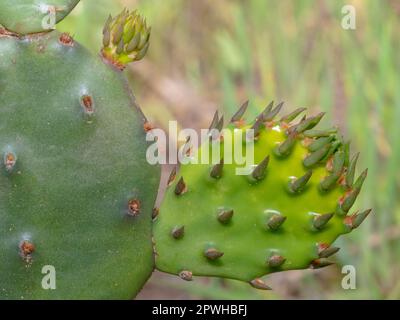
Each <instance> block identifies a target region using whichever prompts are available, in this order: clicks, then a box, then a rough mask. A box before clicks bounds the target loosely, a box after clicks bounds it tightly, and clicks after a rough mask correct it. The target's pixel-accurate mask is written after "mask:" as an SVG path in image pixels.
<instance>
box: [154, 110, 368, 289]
mask: <svg viewBox="0 0 400 320" xmlns="http://www.w3.org/2000/svg"><path fill="white" fill-rule="evenodd" d="M246 107H247V103H246V104H244V105H243V106H242V107H241V108H240V110H239V111H238V113H237V114H236V115H235V116H234V117H233V118H232V120H231V122H230V123H229V125H228V127H227V129H228V130H230V131H231V132H232V131H233V130H242V134H245V133H244V131H245V129H254V137H255V139H254V154H255V155H254V159H255V165H254V167H252V169H251V170H250V172H249V174H248V175H236V170H235V169H236V168H237V167H241V166H242V167H243V165H236V164H235V163H231V164H229V163H225V162H224V159H223V156H222V155H223V154H224V149H225V148H226V147H227V145H229V146H230V144H231V143H230V142H227V141H226V140H227V139H225V138H224V136H223V134H222V135H221V136H213V138H210V140H211V142H210V144H207V143H206V144H203V146H202V147H201V148H200V149H199V150H198V152H197V153H196V154H195V155H194V156H193V157H194V158H197V159H200V158H201V154H202V153H204V152H205V150H206V148H209V150H208V151H209V153H210V154H211V148H212V147H211V145H212V144H220V145H221V158H219V159H217V161H216V162H214V164H211V165H208V164H193V163H189V164H182V165H181V168H180V171H179V172H178V173H176V172H175V170H174V171H173V172H172V174H171V178H170V181H169V187H168V189H167V191H166V195H165V199H164V202H163V204H162V206H161V209H160V212H159V215H158V216H157V218H156V219H155V221H154V228H153V232H154V239H155V243H156V245H155V251H156V267H157V268H158V269H159V270H161V271H165V272H168V273H173V274H177V275H180V276H181V277H182V278H183V279H185V280H191V279H192V275H200V276H218V277H225V278H232V279H238V280H243V281H247V282H249V283H251V284H252V285H253V286H254V287H257V288H260V289H269V287H268V286H267V285H266V284H265V283H264V282H263V281H262V280H261V279H260V277H261V276H263V275H265V274H268V273H272V272H276V271H283V270H291V269H303V268H308V267H310V266H311V267H314V268H319V267H322V266H326V265H328V264H329V263H330V262H329V261H328V260H327V258H328V257H329V256H330V255H332V254H334V253H335V252H337V251H338V248H335V247H332V246H331V244H332V243H333V242H334V241H335V239H336V238H337V237H338V236H340V235H342V234H344V233H348V232H350V231H351V230H352V229H354V228H355V227H357V226H358V225H359V224H360V223H361V222H362V220H363V219H364V218H365V217H366V215H367V214H368V213H369V212H370V211H369V210H367V211H364V212H361V213H354V214H351V215H349V214H348V213H349V212H350V208H351V207H352V205H353V203H354V201H355V199H356V197H357V195H358V193H359V192H360V188H361V185H362V184H363V181H364V179H365V177H366V171H364V172H363V173H362V174H361V175H360V176H359V177H358V178H357V179H354V172H355V165H356V161H357V155H356V156H355V157H353V158H352V159H350V158H349V148H348V144H346V143H343V141H342V139H341V137H340V136H339V135H338V133H337V131H336V129H329V130H318V129H315V128H314V127H315V126H316V125H317V124H318V122H319V121H320V120H321V118H322V116H323V114H319V115H317V116H313V117H307V118H306V117H303V119H301V120H300V121H297V122H296V120H295V118H297V117H299V116H300V115H301V114H302V113H303V112H304V111H305V109H304V108H301V109H297V110H295V111H294V112H293V113H291V114H289V115H286V116H283V117H282V118H280V119H279V118H278V112H279V111H280V109H281V107H282V104H279V105H277V106H276V107H275V108H274V107H273V104H272V103H271V104H270V105H269V106H268V107H267V108H266V109H265V110H264V112H263V113H262V114H261V115H260V116H259V117H257V119H256V120H255V121H254V122H253V123H252V124H249V125H247V124H245V122H244V120H243V114H244V112H245V110H246ZM222 121H223V120H222V119H218V115H216V117H214V121H213V123H212V125H211V128H217V127H218V126H219V127H220V128H221V127H222ZM220 128H218V129H220ZM250 137H251V136H250ZM239 146H240V148H243V150H240V151H242V153H243V154H244V153H245V150H244V144H239ZM199 161H200V160H199Z"/></svg>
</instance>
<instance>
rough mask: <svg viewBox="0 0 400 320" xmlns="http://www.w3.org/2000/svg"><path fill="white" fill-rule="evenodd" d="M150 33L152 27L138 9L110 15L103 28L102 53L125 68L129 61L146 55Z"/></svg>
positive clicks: (118, 66) (112, 62)
mask: <svg viewBox="0 0 400 320" xmlns="http://www.w3.org/2000/svg"><path fill="white" fill-rule="evenodd" d="M150 34H151V28H150V27H148V26H147V23H146V20H145V19H144V18H143V17H142V16H141V15H140V14H138V13H137V11H133V12H131V13H129V11H127V10H124V11H123V12H121V13H120V14H119V15H117V16H116V17H114V18H112V17H111V16H109V18H108V20H107V22H106V24H105V25H104V28H103V49H102V54H103V56H104V58H105V59H107V60H108V61H109V62H110V63H111V64H113V65H114V66H116V67H117V68H119V69H124V68H125V66H126V65H127V64H128V63H129V62H133V61H139V60H141V59H143V57H144V56H145V55H146V53H147V50H148V49H149V45H150V42H149V40H150Z"/></svg>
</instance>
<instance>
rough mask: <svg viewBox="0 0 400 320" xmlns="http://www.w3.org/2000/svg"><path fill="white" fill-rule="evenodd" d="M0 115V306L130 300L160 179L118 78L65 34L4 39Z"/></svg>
mask: <svg viewBox="0 0 400 320" xmlns="http://www.w3.org/2000/svg"><path fill="white" fill-rule="evenodd" d="M25 2H26V3H28V1H25ZM53 2H55V1H53ZM70 2H71V1H70ZM8 3H10V1H2V4H1V10H0V11H1V13H2V14H3V9H4V8H9V7H8V6H6V4H8ZM13 3H14V2H13ZM31 3H32V5H33V3H36V2H34V1H31ZM71 3H72V2H71ZM2 22H3V21H2ZM32 23H33V22H32ZM0 113H1V117H0V152H1V163H0V239H1V241H0V261H1V263H0V298H2V299H38V298H40V299H83V298H85V299H93V298H113V299H120V298H124V299H128V298H132V297H134V296H135V294H136V293H137V292H138V290H139V289H140V288H141V287H142V286H143V284H144V283H145V281H146V280H147V278H148V277H149V275H150V274H151V272H152V270H153V252H152V242H151V212H152V209H153V205H154V201H155V198H156V195H157V188H158V183H159V168H158V167H157V166H150V165H149V164H148V163H147V161H146V156H145V154H146V149H147V143H146V141H145V128H146V127H147V124H146V119H145V118H144V116H143V114H142V112H141V111H140V109H139V108H138V106H137V104H136V102H135V99H134V97H133V95H132V93H131V91H130V89H129V87H128V83H127V81H126V80H125V78H124V76H123V74H122V73H121V71H119V70H117V69H115V68H114V67H113V66H112V65H111V64H110V63H108V62H107V61H103V59H102V58H101V57H100V56H92V55H91V54H90V53H89V52H88V51H87V50H86V49H85V48H83V47H82V46H81V45H80V44H79V43H77V42H76V41H74V40H73V39H72V38H71V37H70V36H69V35H68V34H60V33H59V32H57V31H51V32H47V33H40V34H29V35H25V36H18V37H17V36H15V35H14V34H13V33H11V32H9V31H7V30H4V29H3V32H1V35H0ZM51 277H54V279H52V278H51Z"/></svg>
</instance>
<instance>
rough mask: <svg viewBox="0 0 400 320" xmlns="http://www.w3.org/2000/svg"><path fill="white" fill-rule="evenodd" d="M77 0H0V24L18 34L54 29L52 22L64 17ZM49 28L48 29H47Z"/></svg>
mask: <svg viewBox="0 0 400 320" xmlns="http://www.w3.org/2000/svg"><path fill="white" fill-rule="evenodd" d="M78 2H79V0H43V1H37V0H36V1H34V0H1V1H0V25H3V26H4V27H6V28H7V29H8V30H9V31H12V32H16V33H18V34H28V33H36V32H42V31H49V30H52V29H54V26H51V23H52V20H51V19H52V18H51V17H50V16H51V15H52V14H53V15H54V23H57V22H59V21H61V20H62V19H64V18H65V17H66V16H67V15H68V13H69V12H70V11H71V10H72V9H73V8H74V7H75V6H76V5H77V4H78ZM49 28H50V29H49Z"/></svg>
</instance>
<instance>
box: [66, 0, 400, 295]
mask: <svg viewBox="0 0 400 320" xmlns="http://www.w3.org/2000/svg"><path fill="white" fill-rule="evenodd" d="M346 4H350V5H353V6H354V7H355V9H356V30H344V29H343V28H342V26H341V21H342V18H343V14H342V12H341V10H342V7H343V5H346ZM123 7H127V8H130V9H136V8H137V9H139V10H140V12H141V13H143V14H144V15H145V16H146V17H147V20H148V23H149V24H151V25H152V27H153V29H152V39H151V40H152V44H151V47H150V50H149V53H148V55H147V57H146V59H144V60H143V61H141V62H139V63H136V64H134V65H133V66H131V67H129V68H128V70H126V72H127V74H128V76H129V79H130V82H131V86H132V88H133V90H134V92H135V94H136V96H137V99H138V101H139V103H140V105H141V106H142V108H143V110H144V112H145V113H146V115H147V117H148V118H149V119H150V120H151V121H152V122H153V123H155V124H156V125H157V126H159V127H164V128H167V126H168V120H175V119H176V120H178V121H179V123H180V124H181V126H182V127H194V128H206V127H208V124H209V122H210V120H211V118H212V115H213V113H214V111H215V109H217V108H218V109H219V110H220V111H222V112H224V113H225V114H226V115H227V116H229V115H232V114H233V113H234V111H235V110H236V108H237V107H238V106H239V105H240V103H241V102H243V101H245V100H246V99H250V101H251V105H252V108H253V111H254V114H255V112H256V110H261V109H262V108H263V107H265V105H266V104H267V103H268V102H269V101H271V100H275V101H285V103H286V110H287V111H289V110H292V109H294V108H296V107H299V106H306V107H309V109H310V112H317V111H318V110H323V111H326V112H327V116H326V118H325V120H324V121H325V125H326V126H328V125H329V124H330V123H334V124H335V125H338V126H339V127H340V128H341V129H342V132H343V133H344V134H345V136H346V137H348V138H351V141H352V144H351V145H352V148H353V150H360V151H361V152H362V153H361V157H360V161H359V169H360V171H361V169H363V168H365V167H368V168H369V177H368V179H367V181H366V184H365V186H364V189H363V192H362V194H361V196H360V197H359V200H358V203H357V206H358V207H360V208H369V207H371V208H373V215H372V216H370V217H369V218H368V219H367V220H366V221H365V222H364V223H363V225H362V226H361V227H360V228H359V229H358V230H357V232H353V233H351V234H350V235H348V236H346V237H345V238H343V239H339V240H338V241H337V243H336V244H337V245H338V246H340V247H341V251H340V252H339V254H337V257H336V259H337V262H338V264H337V265H336V266H330V267H328V268H325V269H322V270H319V271H311V270H303V271H291V272H285V273H277V274H272V275H269V276H267V277H266V281H267V283H268V284H269V285H271V286H272V287H273V288H274V291H272V292H260V291H258V290H254V289H252V288H250V287H249V286H248V285H247V284H242V283H238V282H236V281H227V280H220V279H211V278H210V279H206V278H196V280H195V281H194V282H191V283H186V282H184V281H181V280H180V279H177V278H176V277H173V276H169V275H163V274H161V273H158V272H155V273H154V275H153V277H152V278H151V280H150V281H149V283H148V284H147V285H146V286H145V288H144V289H143V291H142V293H141V294H140V295H139V298H141V299H153V298H158V299H164V298H169V299H190V298H204V299H302V298H303V299H316V298H321V299H340V298H342V299H360V298H367V299H399V298H400V241H399V238H400V200H399V199H400V197H399V194H400V174H399V167H400V58H399V52H400V50H399V49H400V1H398V0H392V1H390V0H382V1H378V0H358V1H356V0H347V1H330V0H296V1H289V0H281V1H277V0H276V1H274V0H269V1H267V0H243V1H240V0H141V1H139V0H137V1H135V0H126V1H123V0H83V1H82V2H81V3H80V4H79V6H78V7H77V9H76V10H75V11H74V13H73V14H72V15H71V16H70V17H68V18H67V19H66V20H65V21H63V22H62V23H61V24H60V25H59V26H58V28H59V29H60V30H63V31H69V32H70V33H71V34H72V35H74V37H75V38H76V39H77V40H79V41H80V42H82V43H83V44H84V45H85V46H86V47H88V48H89V49H90V50H92V51H93V52H94V53H96V54H97V53H98V52H99V48H100V43H101V30H102V24H103V23H104V21H105V20H106V18H107V16H108V14H109V13H111V14H112V15H115V14H117V13H119V11H120V10H121V9H122V8H123ZM348 264H350V265H354V266H355V268H356V271H357V289H355V290H344V289H342V287H341V281H342V278H343V276H344V275H343V274H342V273H341V268H342V266H343V265H348Z"/></svg>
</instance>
